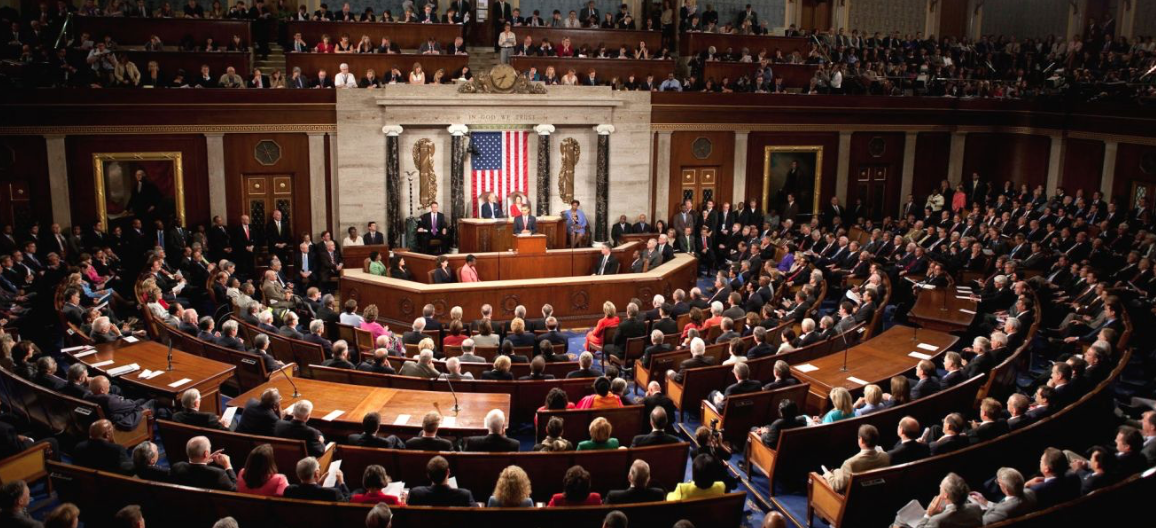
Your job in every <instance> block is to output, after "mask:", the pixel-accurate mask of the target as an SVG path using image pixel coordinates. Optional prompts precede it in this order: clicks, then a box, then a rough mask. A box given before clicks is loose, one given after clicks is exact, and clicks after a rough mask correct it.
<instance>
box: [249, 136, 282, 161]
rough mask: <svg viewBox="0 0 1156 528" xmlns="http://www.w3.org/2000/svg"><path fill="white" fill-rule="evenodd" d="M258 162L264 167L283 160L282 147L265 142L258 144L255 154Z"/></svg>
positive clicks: (268, 141)
mask: <svg viewBox="0 0 1156 528" xmlns="http://www.w3.org/2000/svg"><path fill="white" fill-rule="evenodd" d="M253 155H254V157H256V158H257V162H258V163H260V164H262V165H273V164H274V163H277V160H280V159H281V146H280V145H278V144H276V143H274V142H272V141H270V140H264V141H262V142H260V143H257V148H256V149H254V152H253Z"/></svg>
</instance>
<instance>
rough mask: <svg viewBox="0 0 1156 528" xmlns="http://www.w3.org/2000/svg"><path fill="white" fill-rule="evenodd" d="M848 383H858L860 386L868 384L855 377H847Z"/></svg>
mask: <svg viewBox="0 0 1156 528" xmlns="http://www.w3.org/2000/svg"><path fill="white" fill-rule="evenodd" d="M847 381H850V382H853V383H858V384H860V385H866V384H867V382H866V381H863V380H861V379H859V378H856V377H855V376H847Z"/></svg>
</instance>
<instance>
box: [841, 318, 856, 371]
mask: <svg viewBox="0 0 1156 528" xmlns="http://www.w3.org/2000/svg"><path fill="white" fill-rule="evenodd" d="M852 328H853V327H852ZM847 332H850V330H848V331H847ZM847 332H842V333H840V334H839V335H841V336H843V368H841V369H839V372H847V353H848V351H849V350H850V349H851V344H850V343H848V342H847Z"/></svg>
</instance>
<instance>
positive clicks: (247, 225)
mask: <svg viewBox="0 0 1156 528" xmlns="http://www.w3.org/2000/svg"><path fill="white" fill-rule="evenodd" d="M241 227H243V228H245V240H249V224H245V225H243V226H241Z"/></svg>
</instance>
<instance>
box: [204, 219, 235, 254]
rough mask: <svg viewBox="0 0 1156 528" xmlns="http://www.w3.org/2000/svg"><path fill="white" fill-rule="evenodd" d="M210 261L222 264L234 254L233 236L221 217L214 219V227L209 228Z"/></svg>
mask: <svg viewBox="0 0 1156 528" xmlns="http://www.w3.org/2000/svg"><path fill="white" fill-rule="evenodd" d="M208 240H209V260H211V261H213V262H220V260H221V259H223V258H229V257H231V256H232V254H233V243H232V236H231V235H230V234H229V230H228V229H227V228H226V227H225V221H224V220H223V219H222V218H221V217H220V216H214V217H213V225H212V227H210V228H209V233H208Z"/></svg>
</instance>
